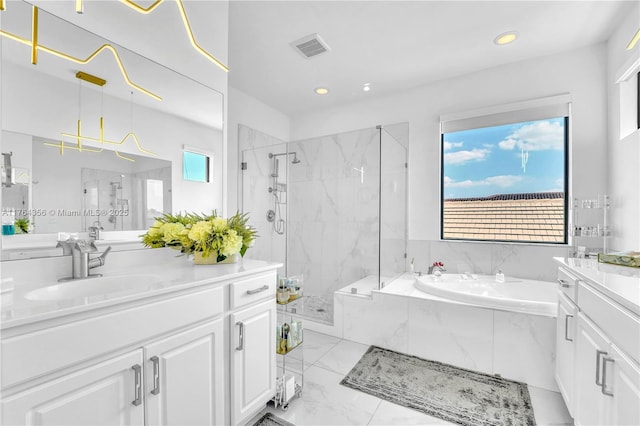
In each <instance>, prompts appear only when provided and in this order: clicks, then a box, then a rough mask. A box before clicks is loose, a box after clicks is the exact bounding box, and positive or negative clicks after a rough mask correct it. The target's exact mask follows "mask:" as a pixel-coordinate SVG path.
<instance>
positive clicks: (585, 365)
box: [574, 313, 610, 425]
mask: <svg viewBox="0 0 640 426" xmlns="http://www.w3.org/2000/svg"><path fill="white" fill-rule="evenodd" d="M609 343H610V342H609V341H608V340H607V338H606V337H605V336H604V335H603V334H602V332H601V331H600V330H599V329H598V328H597V327H596V326H595V325H594V324H593V323H592V322H591V321H589V320H588V319H587V318H586V317H585V316H584V315H583V314H582V313H578V323H577V333H576V348H575V350H576V358H575V359H576V369H575V378H576V382H575V388H574V389H575V401H574V404H575V405H574V414H575V415H574V420H575V424H576V425H605V424H607V421H606V420H607V413H606V406H607V403H608V401H607V400H606V398H607V396H606V395H604V394H603V393H602V387H601V383H602V366H603V362H604V360H603V358H604V357H605V356H607V354H608V350H609Z"/></svg>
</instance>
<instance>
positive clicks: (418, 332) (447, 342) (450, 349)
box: [407, 298, 493, 374]
mask: <svg viewBox="0 0 640 426" xmlns="http://www.w3.org/2000/svg"><path fill="white" fill-rule="evenodd" d="M407 299H408V300H409V322H408V352H409V353H410V354H412V355H416V356H419V357H422V358H426V359H431V360H434V361H440V362H445V363H447V364H453V365H456V366H458V367H462V368H469V369H471V370H475V371H481V372H483V373H488V374H492V368H493V365H492V345H493V311H491V310H489V309H481V308H474V307H471V306H463V305H455V304H450V303H442V302H435V301H430V300H426V299H417V298H407Z"/></svg>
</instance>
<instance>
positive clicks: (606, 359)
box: [600, 356, 615, 396]
mask: <svg viewBox="0 0 640 426" xmlns="http://www.w3.org/2000/svg"><path fill="white" fill-rule="evenodd" d="M607 362H610V363H611V364H613V363H614V362H615V360H614V359H613V358H610V357H608V356H605V357H604V358H602V384H601V385H600V389H602V393H603V394H604V395H607V396H613V392H609V391H607V389H606V387H607Z"/></svg>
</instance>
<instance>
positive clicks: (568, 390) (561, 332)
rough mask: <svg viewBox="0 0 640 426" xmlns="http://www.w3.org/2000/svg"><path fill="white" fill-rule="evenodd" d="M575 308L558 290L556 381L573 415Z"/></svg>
mask: <svg viewBox="0 0 640 426" xmlns="http://www.w3.org/2000/svg"><path fill="white" fill-rule="evenodd" d="M577 310H578V309H577V308H576V306H575V305H574V304H573V303H571V301H570V300H569V298H567V297H566V296H565V295H564V294H563V293H562V292H561V291H559V292H558V319H557V326H556V382H557V383H558V388H559V389H560V393H561V394H562V397H563V398H564V401H565V403H566V404H567V408H568V409H569V413H570V414H571V415H572V416H574V415H575V414H574V410H573V389H574V377H575V371H574V367H575V362H574V354H575V335H576V327H575V325H576V320H577V318H576V315H577Z"/></svg>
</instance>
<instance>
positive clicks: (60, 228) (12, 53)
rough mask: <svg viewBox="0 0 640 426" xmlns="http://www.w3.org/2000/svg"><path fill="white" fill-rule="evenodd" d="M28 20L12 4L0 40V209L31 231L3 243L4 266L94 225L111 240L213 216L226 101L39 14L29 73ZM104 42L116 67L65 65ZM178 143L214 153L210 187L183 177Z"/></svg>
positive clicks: (218, 197)
mask: <svg viewBox="0 0 640 426" xmlns="http://www.w3.org/2000/svg"><path fill="white" fill-rule="evenodd" d="M32 15H33V8H32V6H31V5H30V4H28V3H26V2H23V1H10V2H8V5H7V8H6V10H5V11H3V12H2V16H1V19H2V21H1V24H2V26H1V28H2V30H3V31H4V32H6V33H10V34H12V35H15V36H17V39H16V38H11V37H6V36H3V37H0V43H1V45H0V46H1V52H0V53H1V55H2V58H1V59H2V72H1V79H2V81H1V84H2V95H1V97H2V117H1V124H2V135H1V138H0V144H1V149H2V154H3V155H2V166H3V185H2V210H3V215H4V216H6V215H7V214H10V215H13V216H14V219H15V220H16V221H17V219H23V221H21V222H19V223H21V224H24V222H25V221H28V225H27V227H26V229H23V228H20V229H18V232H20V231H21V230H22V231H23V232H24V231H26V234H24V233H23V234H20V233H18V234H15V235H3V237H2V251H3V253H2V259H3V260H9V259H12V258H13V257H11V256H10V251H11V250H12V249H13V248H15V247H21V248H24V247H28V246H29V241H42V240H43V237H42V236H51V238H48V239H47V241H54V242H55V236H57V233H58V232H78V233H84V232H87V231H88V227H90V226H99V227H101V228H102V229H103V235H104V236H106V238H107V239H109V238H108V236H109V233H110V232H116V231H118V232H122V231H142V230H144V229H146V228H147V227H148V226H149V225H150V224H151V223H152V221H153V218H154V217H157V216H159V215H161V214H162V213H163V212H167V213H169V212H173V213H175V212H180V211H196V212H211V211H212V210H214V209H217V210H218V211H220V210H221V208H222V188H223V176H222V146H223V131H222V126H223V97H222V94H221V93H219V92H217V91H215V90H213V89H211V88H209V87H206V86H204V85H202V84H200V83H198V82H196V81H194V80H192V79H190V78H187V77H185V76H183V75H181V74H179V73H177V72H175V71H173V70H170V69H168V68H166V67H163V66H161V65H159V64H157V63H155V62H153V61H151V60H148V59H146V58H144V57H142V56H140V55H138V54H136V53H134V52H132V51H130V50H128V49H126V48H124V47H122V46H119V45H117V44H115V43H112V42H110V41H108V40H105V39H103V38H101V37H98V36H97V35H95V34H93V33H91V32H89V31H87V30H85V29H83V28H80V27H78V26H75V25H73V24H70V23H69V22H67V21H65V20H63V19H61V18H59V17H57V16H54V15H52V14H50V13H47V12H45V11H43V10H39V11H38V43H39V45H41V46H45V47H46V48H47V49H46V50H39V51H38V56H37V64H35V65H33V64H32V63H31V62H32V61H31V46H30V45H29V44H27V43H23V42H21V41H20V39H24V40H31V32H32ZM105 44H108V45H110V46H112V47H113V49H114V50H115V51H116V52H117V56H118V57H119V59H120V61H121V64H122V66H120V64H119V63H118V61H117V60H116V59H115V55H114V54H113V51H112V50H111V49H110V48H109V49H105V50H104V51H102V52H101V53H99V54H98V55H97V56H96V57H95V58H94V59H93V60H91V61H90V62H88V63H87V64H78V63H75V62H73V61H70V60H69V58H67V57H65V56H70V57H75V58H83V59H84V58H87V57H88V56H89V55H91V54H92V53H93V52H94V51H96V49H98V48H99V47H100V46H102V45H105ZM50 51H57V52H61V53H63V55H58V54H55V53H51V52H50ZM78 72H81V73H82V74H78ZM125 74H126V75H125ZM87 75H88V77H87ZM94 77H95V78H97V80H96V79H94ZM127 79H128V80H129V83H128V82H127V81H126V80H127ZM102 81H105V82H106V83H104V84H101V83H102ZM185 145H186V146H189V147H194V148H196V149H200V150H202V151H204V152H208V153H211V155H212V165H211V166H212V173H211V176H212V179H211V180H210V181H209V182H204V183H203V182H194V181H189V180H185V179H184V178H183V173H182V171H183V164H182V162H183V147H184V146H185ZM8 212H10V213H8ZM16 228H18V227H14V231H15V229H16ZM7 233H8V231H7ZM105 233H106V234H105ZM139 233H141V232H129V235H137V234H139ZM38 236H40V237H38ZM52 238H53V239H52ZM54 245H55V244H54Z"/></svg>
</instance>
